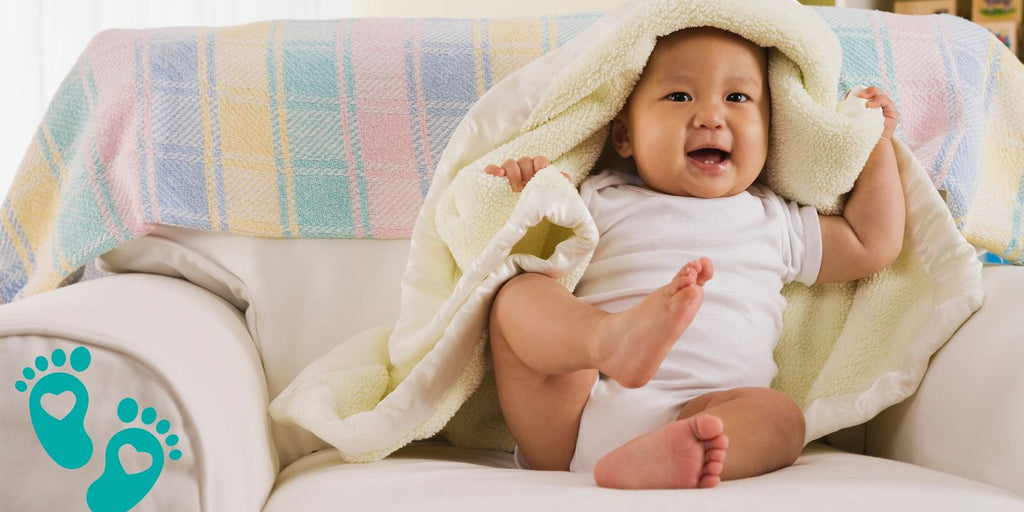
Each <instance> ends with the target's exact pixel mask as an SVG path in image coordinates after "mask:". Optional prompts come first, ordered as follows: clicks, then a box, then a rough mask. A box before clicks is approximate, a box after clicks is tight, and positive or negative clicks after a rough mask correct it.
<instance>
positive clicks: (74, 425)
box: [14, 347, 92, 469]
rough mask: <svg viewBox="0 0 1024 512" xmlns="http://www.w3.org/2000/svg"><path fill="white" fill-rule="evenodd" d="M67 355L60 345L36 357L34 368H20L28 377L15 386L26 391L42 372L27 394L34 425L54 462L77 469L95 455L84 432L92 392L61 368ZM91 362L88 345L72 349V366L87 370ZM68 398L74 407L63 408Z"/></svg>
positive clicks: (78, 369)
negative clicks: (48, 356)
mask: <svg viewBox="0 0 1024 512" xmlns="http://www.w3.org/2000/svg"><path fill="white" fill-rule="evenodd" d="M68 359H69V358H68V357H67V354H66V353H65V352H64V351H63V350H61V349H57V350H54V351H53V353H52V354H51V355H50V358H49V359H47V358H45V357H43V356H39V357H37V358H36V360H35V368H34V369H33V368H32V367H25V369H24V370H22V372H21V374H22V375H23V376H24V377H25V380H19V381H17V382H15V383H14V388H15V389H17V390H18V391H19V392H22V393H24V392H25V391H27V390H28V388H29V385H30V384H31V383H32V381H33V380H34V379H35V378H36V377H37V375H42V377H40V378H39V380H38V381H36V383H35V385H33V386H32V391H31V392H30V393H29V397H28V412H29V417H30V418H31V419H32V428H33V429H35V431H36V437H37V438H38V439H39V444H41V445H42V446H43V449H44V450H46V453H47V455H49V456H50V458H51V459H53V461H54V462H56V463H57V464H59V465H60V466H61V467H63V468H66V469H78V468H80V467H82V466H84V465H85V464H86V463H88V462H89V459H90V458H92V439H90V438H89V434H87V433H86V432H85V412H86V410H88V408H89V392H88V390H86V389H85V385H84V384H82V381H81V380H79V379H78V377H75V375H74V374H72V373H68V372H67V371H58V369H61V368H63V366H64V364H65V363H67V362H68ZM91 363H92V354H90V353H89V349H87V348H85V347H78V348H76V349H74V350H72V351H71V357H70V364H69V366H70V367H71V370H73V371H75V372H78V373H81V372H84V371H85V370H86V369H88V368H89V364H91ZM51 365H52V367H53V368H52V369H51V368H50V367H51ZM47 372H48V373H47ZM44 400H45V401H46V403H45V404H44ZM69 402H73V403H74V405H73V407H70V410H63V409H67V407H66V406H68V405H70V404H69ZM62 406H63V407H62ZM48 409H49V410H48Z"/></svg>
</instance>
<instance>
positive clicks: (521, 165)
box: [484, 156, 568, 192]
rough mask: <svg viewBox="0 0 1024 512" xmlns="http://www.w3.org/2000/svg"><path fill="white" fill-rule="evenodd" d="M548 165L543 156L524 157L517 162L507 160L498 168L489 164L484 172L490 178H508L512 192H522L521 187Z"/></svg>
mask: <svg viewBox="0 0 1024 512" xmlns="http://www.w3.org/2000/svg"><path fill="white" fill-rule="evenodd" d="M550 163H551V162H549V161H548V159H547V158H545V157H543V156H535V157H532V158H531V157H528V156H524V157H522V158H520V159H519V160H512V159H511V158H509V159H508V160H505V162H504V163H503V164H501V165H500V166H499V165H494V164H491V165H488V166H487V167H484V172H486V173H487V174H490V175H491V176H504V177H506V178H508V184H509V185H511V186H512V190H515V191H516V192H522V190H523V187H525V186H526V184H527V183H529V181H530V180H531V179H533V176H534V175H535V174H537V172H538V171H540V170H541V169H543V168H545V167H547V166H548V165H549V164H550ZM566 177H568V176H566Z"/></svg>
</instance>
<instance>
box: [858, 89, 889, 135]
mask: <svg viewBox="0 0 1024 512" xmlns="http://www.w3.org/2000/svg"><path fill="white" fill-rule="evenodd" d="M857 96H859V97H861V98H864V99H866V100H868V102H867V104H866V105H865V106H866V107H868V108H876V107H882V117H884V118H885V127H884V128H882V137H884V138H886V139H892V134H893V133H894V132H895V131H896V125H897V124H898V123H899V113H898V112H896V104H895V103H893V102H892V99H891V98H889V95H887V94H885V92H883V91H882V90H881V89H879V88H878V87H868V88H867V89H864V90H863V91H861V92H860V93H858V94H857Z"/></svg>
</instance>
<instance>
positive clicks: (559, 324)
mask: <svg viewBox="0 0 1024 512" xmlns="http://www.w3.org/2000/svg"><path fill="white" fill-rule="evenodd" d="M710 278H711V264H710V262H709V261H707V259H704V260H702V261H697V262H691V263H689V264H687V265H686V266H685V267H683V269H681V270H680V271H679V273H678V274H677V275H676V276H675V277H674V278H673V280H672V282H670V283H669V284H667V285H665V286H664V287H662V288H659V289H658V290H655V291H654V292H653V293H652V294H651V295H650V296H648V297H647V298H646V299H644V300H643V301H642V302H641V303H639V304H637V305H636V306H634V307H633V308H630V309H628V310H626V311H623V312H620V313H614V314H609V313H608V312H605V311H603V310H601V309H598V308H595V307H593V306H590V305H588V304H584V303H583V302H580V301H579V300H577V299H576V298H575V297H573V295H572V294H571V293H569V292H568V291H567V290H566V289H565V288H564V287H563V286H562V285H561V284H559V283H558V282H556V281H554V280H553V279H550V278H548V277H546V276H543V275H540V274H523V275H520V276H517V277H515V278H513V279H512V280H510V281H509V282H508V283H506V284H505V286H504V287H502V289H501V290H500V291H499V293H498V295H497V297H495V299H494V304H493V306H492V307H491V318H490V338H491V349H492V354H493V356H494V374H495V379H496V380H497V384H498V400H499V402H500V404H501V408H502V412H503V414H504V416H505V421H506V422H507V423H508V425H509V429H510V430H511V431H512V435H513V437H514V438H515V439H516V442H517V443H518V444H519V449H520V451H521V452H522V454H523V456H524V457H525V458H526V460H527V462H529V463H530V466H531V467H533V468H534V469H562V470H564V469H567V468H568V466H569V461H570V460H571V459H572V455H573V451H574V450H575V446H576V436H577V433H578V431H579V420H580V415H581V413H582V411H583V406H584V405H585V404H586V402H587V398H588V396H589V394H590V388H591V387H592V386H593V383H594V381H595V380H596V379H597V375H598V370H600V371H602V372H604V373H605V374H607V375H609V376H610V377H612V378H615V379H616V380H619V381H620V382H625V383H626V385H632V386H634V387H636V386H641V385H643V384H644V383H646V382H647V381H648V380H650V378H651V376H653V375H654V372H655V371H656V370H657V368H658V365H659V364H661V361H662V360H663V359H664V358H665V355H666V354H667V353H668V350H669V348H671V346H672V343H674V342H675V340H676V339H677V338H678V337H679V336H680V335H681V334H682V332H683V331H684V330H685V329H686V327H687V326H688V325H689V324H690V322H691V321H692V320H693V317H694V315H695V314H696V312H697V309H698V308H699V307H700V303H701V300H702V299H703V290H702V289H701V285H703V284H704V282H706V281H707V280H708V279H710Z"/></svg>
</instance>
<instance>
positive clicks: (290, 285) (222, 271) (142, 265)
mask: <svg viewBox="0 0 1024 512" xmlns="http://www.w3.org/2000/svg"><path fill="white" fill-rule="evenodd" d="M408 253H409V240H407V239H403V240H358V239H357V240H350V239H313V238H309V239H288V240H284V239H265V238H252V237H246V236H240V235H233V234H230V233H218V232H206V231H196V230H190V229H185V228H177V227H167V226H160V227H158V228H157V229H156V231H154V232H153V233H152V234H150V235H148V236H145V237H142V238H139V239H136V240H132V241H130V242H128V243H126V244H123V245H121V246H119V247H118V248H116V249H114V250H112V251H110V252H108V253H106V254H105V255H103V256H101V257H100V260H99V261H98V262H97V266H98V267H99V268H100V269H101V270H104V271H108V272H147V273H152V274H161V275H167V276H173V277H182V278H185V279H188V280H190V281H192V282H194V283H196V284H198V285H199V286H201V287H203V288H205V289H207V290H210V291H212V292H214V293H216V294H218V295H220V296H221V297H223V298H224V299H225V300H228V301H229V302H231V303H232V304H234V305H235V307H237V308H239V309H240V310H242V311H244V312H245V318H246V322H247V324H248V327H249V332H250V333H251V334H252V337H253V339H254V341H255V342H256V348H257V350H258V351H259V353H260V356H261V357H262V360H263V369H264V372H265V373H266V376H267V390H268V392H269V395H270V398H271V399H273V398H274V397H276V396H277V395H278V393H280V392H281V391H282V390H283V389H284V388H285V387H286V386H287V385H288V384H289V383H290V382H291V381H292V379H293V378H295V376H296V375H298V373H299V371H301V370H302V369H303V368H305V367H306V365H308V364H309V363H311V362H313V361H314V360H315V359H317V358H318V357H320V356H321V355H323V354H325V353H326V352H327V351H329V350H330V349H332V348H334V347H335V345H337V344H338V343H340V342H342V341H344V340H346V339H348V338H349V337H351V336H353V335H355V334H357V333H359V332H362V331H364V330H366V329H369V328H373V327H381V326H392V325H394V324H395V321H396V320H397V318H398V306H399V302H400V281H401V277H402V272H403V271H404V270H405V260H406V258H407V257H408ZM273 431H274V442H275V444H276V446H277V449H278V454H279V455H280V457H281V464H282V465H286V464H288V463H290V462H291V461H293V460H295V459H296V458H298V457H301V456H303V455H305V454H307V453H311V452H313V451H316V450H319V449H322V448H324V447H326V446H327V444H326V443H324V442H323V441H321V440H320V439H319V438H317V437H315V436H313V435H312V434H310V433H309V432H307V431H305V430H302V429H299V428H296V427H286V426H283V425H280V424H278V423H274V425H273Z"/></svg>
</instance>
